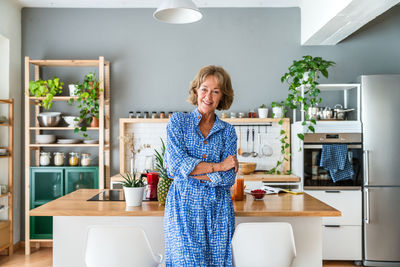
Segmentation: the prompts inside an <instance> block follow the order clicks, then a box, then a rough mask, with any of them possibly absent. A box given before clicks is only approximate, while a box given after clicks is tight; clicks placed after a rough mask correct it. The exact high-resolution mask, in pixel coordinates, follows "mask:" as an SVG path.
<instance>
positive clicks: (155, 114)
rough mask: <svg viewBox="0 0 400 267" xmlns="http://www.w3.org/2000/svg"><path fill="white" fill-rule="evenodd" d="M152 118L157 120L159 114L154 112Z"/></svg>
mask: <svg viewBox="0 0 400 267" xmlns="http://www.w3.org/2000/svg"><path fill="white" fill-rule="evenodd" d="M151 118H152V119H156V118H157V112H155V111H153V112H152V113H151Z"/></svg>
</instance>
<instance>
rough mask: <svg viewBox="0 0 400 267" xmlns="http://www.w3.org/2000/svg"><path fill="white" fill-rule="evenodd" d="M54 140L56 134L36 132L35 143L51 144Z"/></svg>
mask: <svg viewBox="0 0 400 267" xmlns="http://www.w3.org/2000/svg"><path fill="white" fill-rule="evenodd" d="M55 142H56V136H55V135H54V134H37V135H36V143H38V144H53V143H55Z"/></svg>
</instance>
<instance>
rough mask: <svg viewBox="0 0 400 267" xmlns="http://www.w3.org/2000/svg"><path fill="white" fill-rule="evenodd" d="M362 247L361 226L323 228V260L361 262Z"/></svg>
mask: <svg viewBox="0 0 400 267" xmlns="http://www.w3.org/2000/svg"><path fill="white" fill-rule="evenodd" d="M361 245H362V239H361V226H339V227H325V226H323V229H322V258H323V259H324V260H355V261H357V260H361Z"/></svg>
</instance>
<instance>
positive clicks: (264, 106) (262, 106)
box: [258, 104, 267, 108]
mask: <svg viewBox="0 0 400 267" xmlns="http://www.w3.org/2000/svg"><path fill="white" fill-rule="evenodd" d="M258 108H267V106H266V105H264V104H262V105H261V106H259V107H258Z"/></svg>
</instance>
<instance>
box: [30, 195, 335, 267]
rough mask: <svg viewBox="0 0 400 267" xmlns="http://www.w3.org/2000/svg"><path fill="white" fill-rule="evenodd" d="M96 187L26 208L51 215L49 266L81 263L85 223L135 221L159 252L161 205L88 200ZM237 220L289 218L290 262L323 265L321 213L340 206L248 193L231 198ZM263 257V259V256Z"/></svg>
mask: <svg viewBox="0 0 400 267" xmlns="http://www.w3.org/2000/svg"><path fill="white" fill-rule="evenodd" d="M102 191H105V190H99V189H81V190H78V191H75V192H73V193H70V194H68V195H66V196H63V197H61V198H59V199H56V200H54V201H51V202H49V203H47V204H45V205H43V206H40V207H38V208H35V209H33V210H31V211H30V215H31V216H54V217H53V266H54V267H64V266H76V267H81V266H82V267H84V266H85V264H84V260H83V259H84V247H85V240H86V231H87V227H88V226H89V225H105V224H106V225H138V226H141V227H143V229H144V230H145V232H146V234H147V235H148V238H149V240H150V243H151V246H152V248H153V250H154V251H155V252H156V253H164V234H163V218H164V217H163V216H164V207H163V206H159V205H158V202H150V201H149V202H143V205H142V206H141V207H126V206H125V202H123V201H87V200H88V199H90V198H92V197H93V196H95V195H96V194H98V193H100V192H102ZM234 209H235V215H236V224H239V223H243V222H289V223H290V224H291V225H292V227H293V232H294V236H295V243H296V250H297V256H296V259H295V261H294V263H293V266H295V267H298V266H307V267H313V266H315V267H317V266H318V267H320V266H322V234H321V233H322V219H321V217H331V216H341V212H340V211H338V210H336V209H334V208H332V207H331V206H328V205H327V204H325V203H323V202H321V201H319V200H317V199H315V198H313V197H312V196H310V195H307V194H301V195H291V194H285V193H284V194H279V195H276V194H275V195H267V196H265V198H264V200H261V201H260V200H257V201H254V200H253V199H252V197H251V196H247V197H246V198H245V200H243V201H234ZM266 260H267V259H266Z"/></svg>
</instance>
